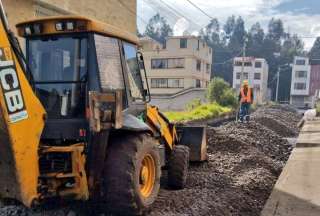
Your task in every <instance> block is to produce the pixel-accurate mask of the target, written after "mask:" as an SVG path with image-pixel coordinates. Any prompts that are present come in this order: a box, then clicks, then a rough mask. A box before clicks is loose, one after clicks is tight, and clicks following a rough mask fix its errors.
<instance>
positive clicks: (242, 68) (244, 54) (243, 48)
mask: <svg viewBox="0 0 320 216" xmlns="http://www.w3.org/2000/svg"><path fill="white" fill-rule="evenodd" d="M245 56H246V41H245V40H244V42H243V47H242V64H241V75H240V86H241V85H242V82H243V74H244V58H245Z"/></svg>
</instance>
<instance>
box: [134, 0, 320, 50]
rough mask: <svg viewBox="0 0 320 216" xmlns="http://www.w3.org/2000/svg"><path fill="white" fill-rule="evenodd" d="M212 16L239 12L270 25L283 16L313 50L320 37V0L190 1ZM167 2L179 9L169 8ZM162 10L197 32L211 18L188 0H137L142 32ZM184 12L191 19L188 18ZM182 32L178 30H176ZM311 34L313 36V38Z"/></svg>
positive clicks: (222, 17)
mask: <svg viewBox="0 0 320 216" xmlns="http://www.w3.org/2000/svg"><path fill="white" fill-rule="evenodd" d="M191 1H192V2H194V3H195V4H197V5H198V6H199V7H200V8H201V9H203V10H204V11H205V12H206V13H208V14H209V15H210V16H212V17H216V18H218V19H219V21H220V23H221V22H225V20H226V19H227V17H228V16H230V15H232V14H234V15H236V16H238V15H240V16H242V17H243V19H244V20H245V22H246V25H247V26H246V27H247V28H248V27H250V26H251V25H252V24H253V23H255V22H260V23H261V25H262V26H263V28H265V29H266V28H267V24H268V21H269V20H270V19H271V18H272V17H275V18H281V19H282V20H283V21H284V24H285V29H286V31H289V32H290V33H297V34H299V35H300V36H303V38H302V39H303V40H304V42H305V47H306V49H310V47H311V46H312V44H313V41H314V38H312V37H316V36H320V0H191ZM168 5H169V6H170V7H172V8H174V9H175V10H176V11H174V12H173V11H172V9H169V7H168ZM157 12H159V13H160V14H162V15H163V16H164V17H166V18H167V20H168V21H169V23H170V24H171V25H172V26H174V25H175V24H176V23H177V21H178V20H179V22H178V24H176V27H177V29H179V28H180V27H183V28H187V29H188V31H189V32H192V33H196V32H198V31H199V30H200V29H201V28H202V27H204V26H205V25H206V24H207V23H208V22H209V20H210V18H209V17H207V16H205V15H204V14H202V13H201V12H200V11H199V10H197V9H196V8H194V7H193V6H192V5H191V4H189V3H188V2H187V0H138V28H139V30H140V31H142V32H143V30H144V28H145V25H146V22H147V21H148V20H149V19H150V17H152V16H153V15H154V14H155V13H157ZM181 15H184V16H185V17H187V18H188V19H187V20H185V19H183V18H182V16H181ZM177 34H179V31H177ZM310 37H311V38H310Z"/></svg>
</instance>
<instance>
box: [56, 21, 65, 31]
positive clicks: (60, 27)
mask: <svg viewBox="0 0 320 216" xmlns="http://www.w3.org/2000/svg"><path fill="white" fill-rule="evenodd" d="M56 30H57V31H63V30H64V24H63V23H62V22H58V23H56Z"/></svg>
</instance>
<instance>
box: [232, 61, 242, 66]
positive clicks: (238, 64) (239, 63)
mask: <svg viewBox="0 0 320 216" xmlns="http://www.w3.org/2000/svg"><path fill="white" fill-rule="evenodd" d="M241 65H242V62H241V61H235V62H234V66H241Z"/></svg>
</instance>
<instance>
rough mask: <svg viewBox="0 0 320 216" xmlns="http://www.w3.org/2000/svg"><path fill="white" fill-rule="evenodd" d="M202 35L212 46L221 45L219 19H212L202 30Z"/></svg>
mask: <svg viewBox="0 0 320 216" xmlns="http://www.w3.org/2000/svg"><path fill="white" fill-rule="evenodd" d="M200 37H202V38H203V39H204V40H205V41H206V42H207V43H208V44H209V46H211V47H214V46H220V24H219V21H218V19H216V18H215V19H212V20H211V21H210V23H209V24H208V25H207V26H206V27H205V28H204V29H202V30H201V31H200Z"/></svg>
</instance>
